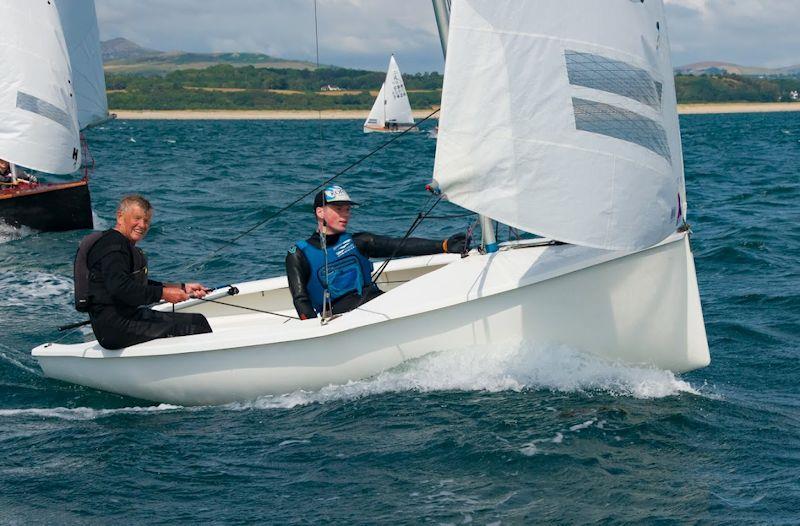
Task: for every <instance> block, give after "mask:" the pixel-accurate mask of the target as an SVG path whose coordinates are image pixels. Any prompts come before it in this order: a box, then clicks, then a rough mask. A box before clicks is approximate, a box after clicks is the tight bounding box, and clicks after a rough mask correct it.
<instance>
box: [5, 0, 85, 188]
mask: <svg viewBox="0 0 800 526" xmlns="http://www.w3.org/2000/svg"><path fill="white" fill-rule="evenodd" d="M0 20H2V21H3V24H2V25H3V27H2V29H1V30H0V64H2V71H1V72H0V158H2V159H5V160H7V161H10V162H12V163H14V164H17V165H21V166H25V167H27V168H32V169H34V170H39V171H42V172H47V173H71V172H74V171H75V170H77V169H78V167H79V166H80V163H81V151H80V140H79V129H78V119H77V111H76V105H75V98H74V97H73V87H72V79H71V70H70V63H69V56H68V54H67V47H66V44H65V42H64V34H63V33H62V29H61V23H60V21H59V18H58V12H57V11H56V6H55V5H54V4H53V3H52V2H45V1H39V0H37V1H31V0H4V1H3V2H0Z"/></svg>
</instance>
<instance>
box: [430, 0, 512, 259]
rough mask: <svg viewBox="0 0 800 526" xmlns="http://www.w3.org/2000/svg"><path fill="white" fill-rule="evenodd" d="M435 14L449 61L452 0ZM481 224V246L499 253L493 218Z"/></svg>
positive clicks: (443, 1)
mask: <svg viewBox="0 0 800 526" xmlns="http://www.w3.org/2000/svg"><path fill="white" fill-rule="evenodd" d="M432 1H433V14H434V15H435V16H436V27H437V29H438V30H439V40H440V42H441V44H442V55H444V58H445V60H447V34H448V30H449V28H450V3H451V0H432ZM478 219H479V221H480V224H481V234H482V236H483V239H482V240H481V246H483V249H484V250H485V251H486V252H497V238H496V237H495V235H494V221H493V220H492V218H491V217H487V216H485V215H482V214H481V215H479V216H478Z"/></svg>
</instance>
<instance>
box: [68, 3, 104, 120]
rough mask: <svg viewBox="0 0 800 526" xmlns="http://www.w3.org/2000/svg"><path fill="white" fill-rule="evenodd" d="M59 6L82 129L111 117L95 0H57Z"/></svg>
mask: <svg viewBox="0 0 800 526" xmlns="http://www.w3.org/2000/svg"><path fill="white" fill-rule="evenodd" d="M56 6H57V7H58V14H59V16H60V17H61V26H62V28H63V30H64V39H65V40H66V42H67V50H68V51H69V60H70V64H71V66H72V80H73V82H74V83H75V98H76V102H77V105H78V124H79V126H80V129H81V130H83V129H84V128H86V127H88V126H92V125H94V124H97V123H99V122H102V121H104V120H106V119H108V100H107V98H106V80H105V76H104V75H103V58H102V55H101V53H100V32H99V30H98V28H97V14H96V12H95V7H94V0H56Z"/></svg>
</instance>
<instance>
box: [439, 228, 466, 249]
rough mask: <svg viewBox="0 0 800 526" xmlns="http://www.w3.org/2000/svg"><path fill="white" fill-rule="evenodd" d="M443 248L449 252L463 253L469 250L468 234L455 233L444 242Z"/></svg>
mask: <svg viewBox="0 0 800 526" xmlns="http://www.w3.org/2000/svg"><path fill="white" fill-rule="evenodd" d="M442 249H443V251H444V252H447V253H448V254H463V253H464V252H467V251H468V250H469V244H468V243H467V236H466V234H464V233H463V232H462V233H458V234H453V235H452V236H450V237H448V238H447V239H445V240H444V241H443V242H442Z"/></svg>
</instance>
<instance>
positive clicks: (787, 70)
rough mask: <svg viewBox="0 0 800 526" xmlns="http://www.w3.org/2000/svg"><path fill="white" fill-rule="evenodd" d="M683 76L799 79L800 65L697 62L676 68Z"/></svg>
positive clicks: (676, 71)
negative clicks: (767, 66)
mask: <svg viewBox="0 0 800 526" xmlns="http://www.w3.org/2000/svg"><path fill="white" fill-rule="evenodd" d="M675 73H679V74H683V75H742V76H745V77H798V76H800V64H796V65H794V66H787V67H784V68H761V67H752V66H740V65H739V64H731V63H730V62H695V63H694V64H687V65H685V66H679V67H677V68H675Z"/></svg>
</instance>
